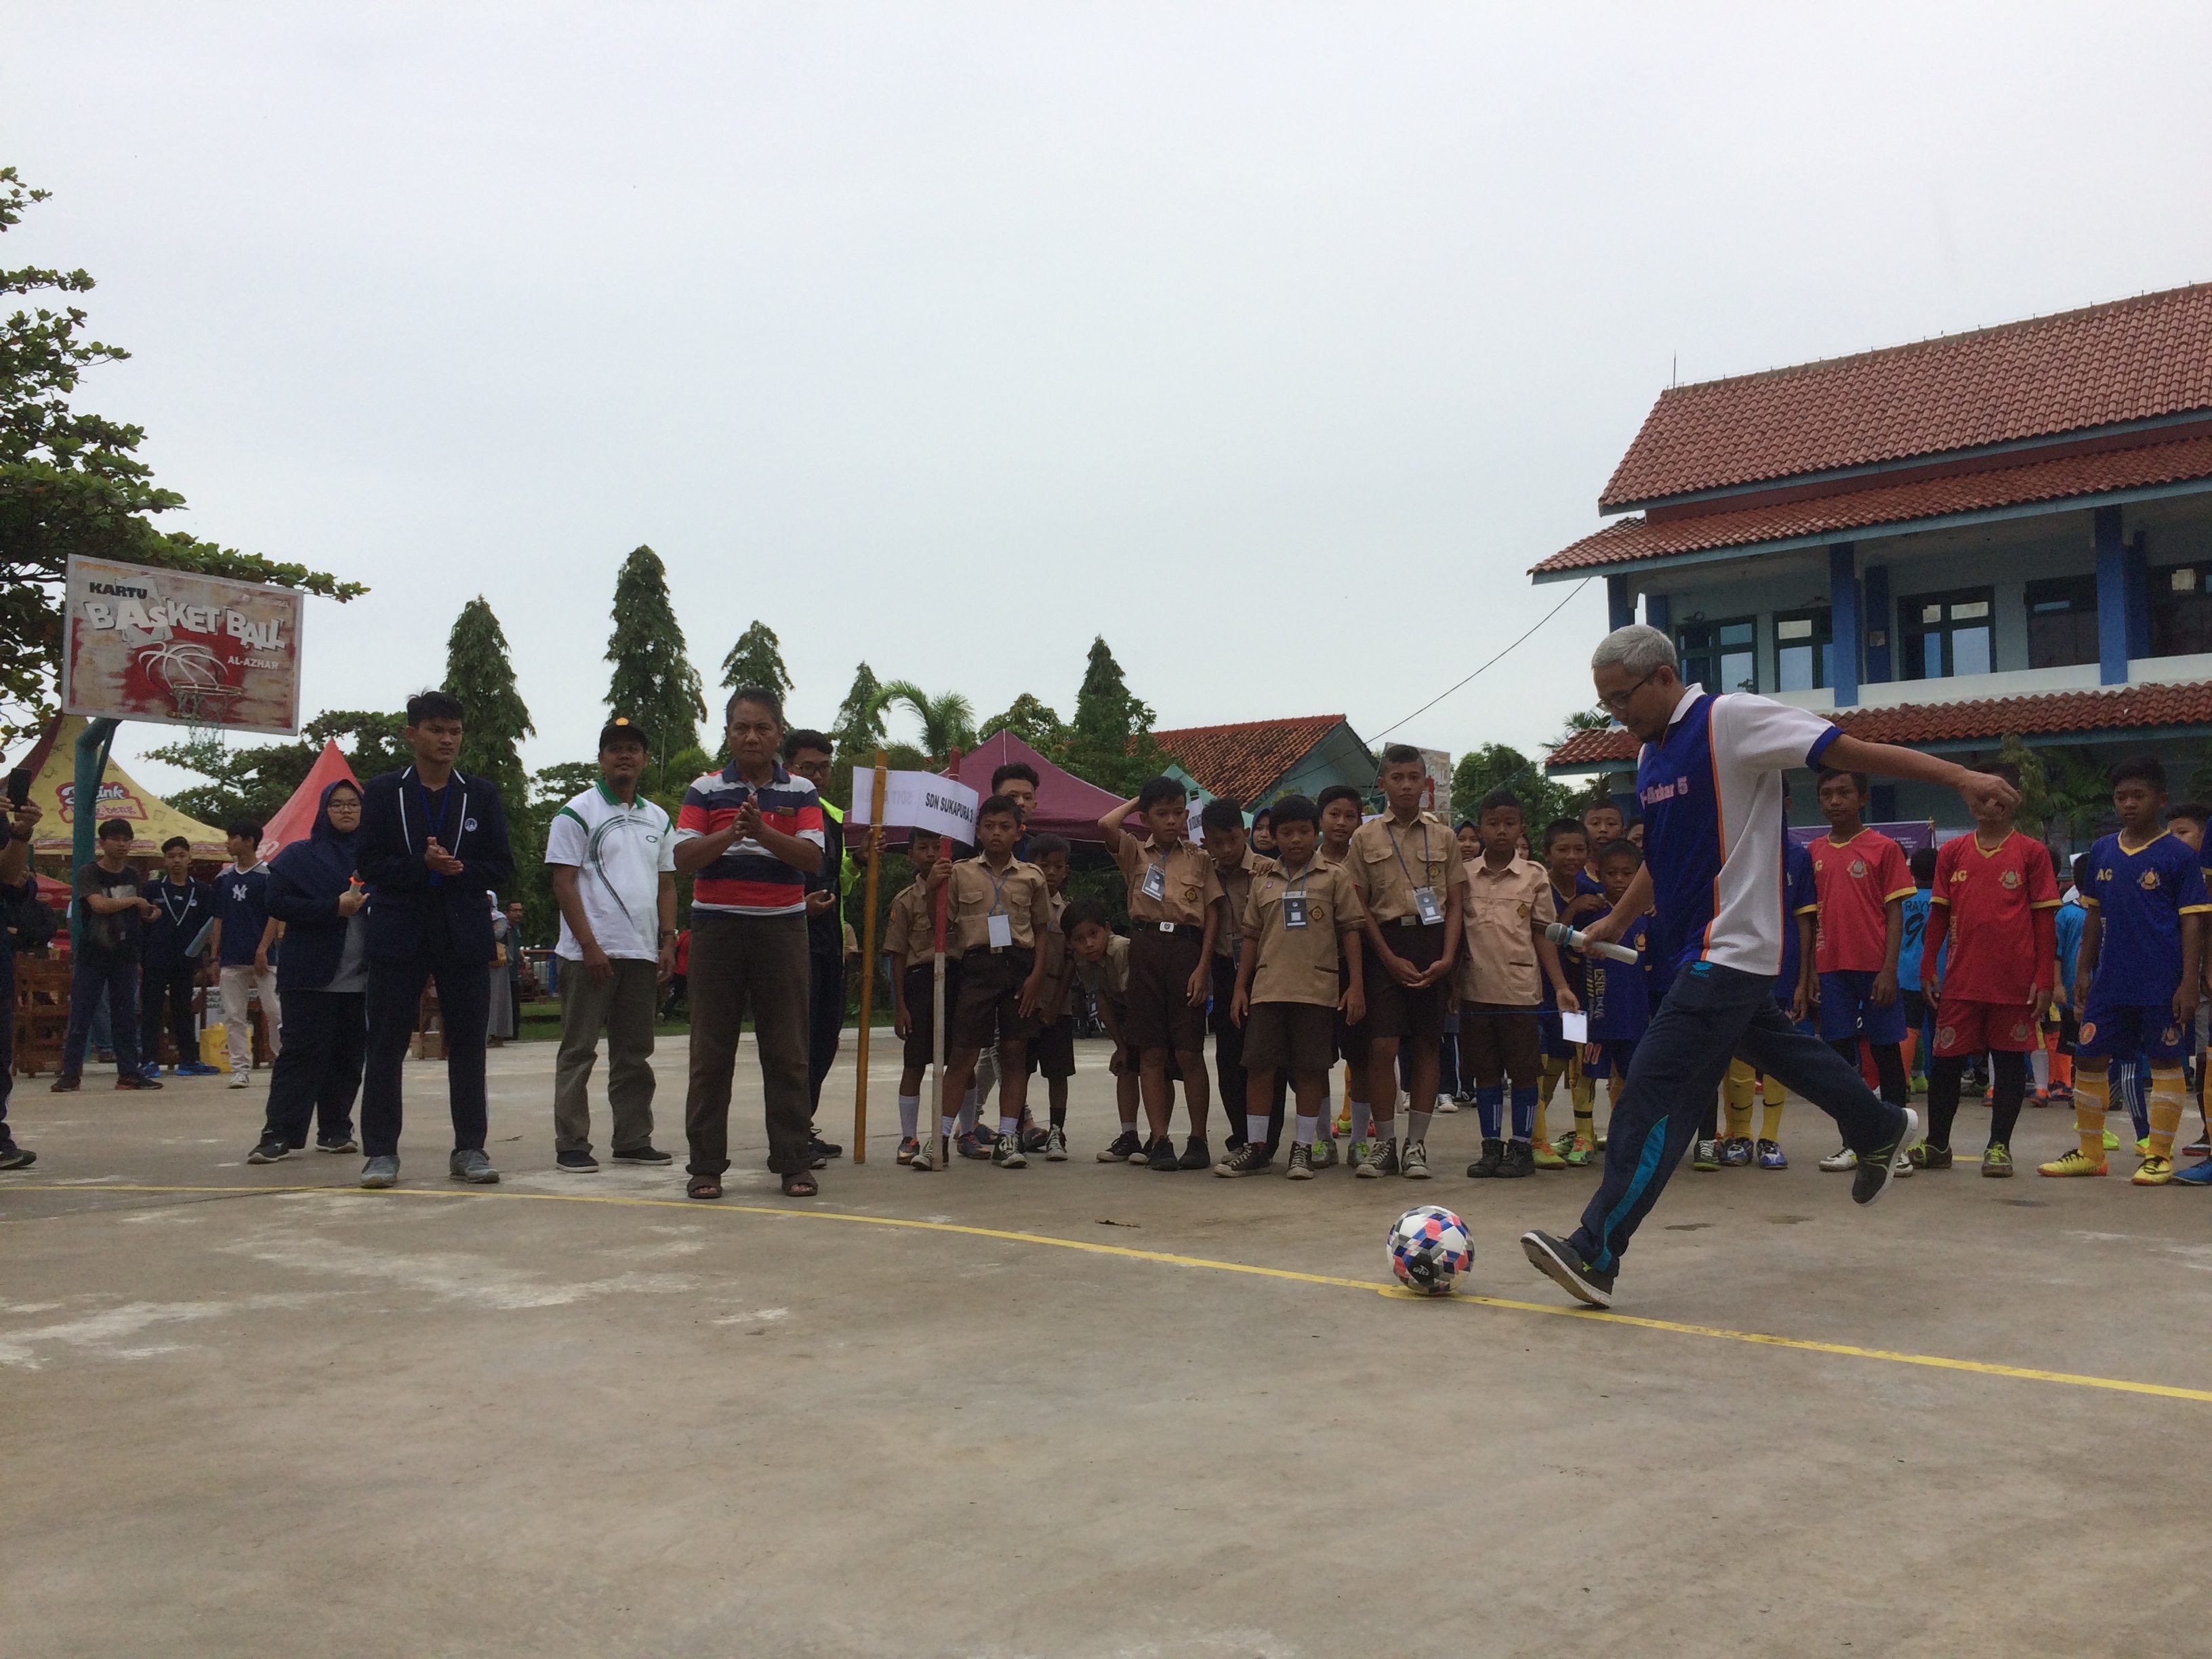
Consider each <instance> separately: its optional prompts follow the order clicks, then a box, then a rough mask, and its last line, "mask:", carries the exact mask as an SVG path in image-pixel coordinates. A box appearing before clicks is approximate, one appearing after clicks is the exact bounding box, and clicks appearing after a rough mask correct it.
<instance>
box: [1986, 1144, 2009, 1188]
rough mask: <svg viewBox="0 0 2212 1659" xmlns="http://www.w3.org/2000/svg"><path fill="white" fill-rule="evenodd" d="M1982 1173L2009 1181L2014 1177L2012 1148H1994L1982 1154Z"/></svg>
mask: <svg viewBox="0 0 2212 1659" xmlns="http://www.w3.org/2000/svg"><path fill="white" fill-rule="evenodd" d="M1982 1173H1983V1174H1984V1175H1985V1176H1993V1177H1998V1178H2002V1179H2005V1180H2009V1179H2011V1177H2012V1148H2011V1147H2009V1146H1992V1147H1990V1148H1989V1149H1988V1150H1987V1151H1986V1152H1984V1153H1983V1154H1982Z"/></svg>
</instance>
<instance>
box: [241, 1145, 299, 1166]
mask: <svg viewBox="0 0 2212 1659" xmlns="http://www.w3.org/2000/svg"><path fill="white" fill-rule="evenodd" d="M291 1156H292V1149H291V1148H290V1147H289V1146H286V1145H285V1144H284V1143H283V1141H281V1140H264V1141H263V1142H262V1143H261V1144H260V1145H259V1146H256V1147H255V1148H254V1149H253V1150H252V1152H248V1153H247V1154H246V1162H247V1163H248V1164H282V1163H283V1161H284V1160H285V1159H286V1158H289V1157H291Z"/></svg>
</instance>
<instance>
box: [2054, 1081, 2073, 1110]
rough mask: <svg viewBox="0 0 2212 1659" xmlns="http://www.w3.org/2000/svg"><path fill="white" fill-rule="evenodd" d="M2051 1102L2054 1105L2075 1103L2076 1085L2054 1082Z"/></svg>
mask: <svg viewBox="0 0 2212 1659" xmlns="http://www.w3.org/2000/svg"><path fill="white" fill-rule="evenodd" d="M2073 1103H2074V1085H2072V1084H2070V1083H2054V1084H2052V1085H2051V1104H2052V1105H2053V1106H2071V1105H2072V1104H2073Z"/></svg>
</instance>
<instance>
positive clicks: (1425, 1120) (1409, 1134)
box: [1406, 1112, 1434, 1146]
mask: <svg viewBox="0 0 2212 1659" xmlns="http://www.w3.org/2000/svg"><path fill="white" fill-rule="evenodd" d="M1433 1115H1434V1114H1433V1113H1430V1112H1408V1113H1407V1114H1406V1144H1407V1146H1412V1145H1413V1143H1414V1142H1415V1141H1417V1140H1419V1141H1425V1140H1427V1139H1428V1138H1429V1119H1430V1118H1431V1116H1433Z"/></svg>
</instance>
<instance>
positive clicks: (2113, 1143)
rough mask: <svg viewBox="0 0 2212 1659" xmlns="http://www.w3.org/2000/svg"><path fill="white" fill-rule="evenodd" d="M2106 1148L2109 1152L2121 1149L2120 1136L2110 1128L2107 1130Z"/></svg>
mask: <svg viewBox="0 0 2212 1659" xmlns="http://www.w3.org/2000/svg"><path fill="white" fill-rule="evenodd" d="M2105 1150H2106V1152H2118V1151H2119V1150H2120V1138H2119V1136H2118V1134H2117V1133H2114V1132H2113V1131H2112V1130H2110V1129H2107V1130H2106V1131H2105Z"/></svg>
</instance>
